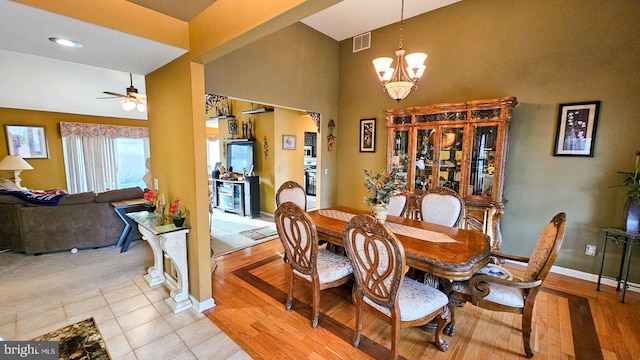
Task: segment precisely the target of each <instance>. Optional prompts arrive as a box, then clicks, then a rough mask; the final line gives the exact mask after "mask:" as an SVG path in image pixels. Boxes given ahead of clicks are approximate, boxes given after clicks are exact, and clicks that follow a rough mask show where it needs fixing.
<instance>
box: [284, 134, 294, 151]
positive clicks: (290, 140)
mask: <svg viewBox="0 0 640 360" xmlns="http://www.w3.org/2000/svg"><path fill="white" fill-rule="evenodd" d="M282 148H283V149H284V150H295V149H296V136H295V135H282Z"/></svg>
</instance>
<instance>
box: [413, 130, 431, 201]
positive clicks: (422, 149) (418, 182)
mask: <svg viewBox="0 0 640 360" xmlns="http://www.w3.org/2000/svg"><path fill="white" fill-rule="evenodd" d="M435 134H436V129H418V131H416V141H415V144H416V152H415V154H416V159H415V163H414V164H415V176H414V182H413V188H414V189H415V190H425V191H426V190H429V189H430V188H431V187H432V184H433V183H434V181H433V165H434V163H433V162H434V160H435V158H434V155H435V154H434V150H435Z"/></svg>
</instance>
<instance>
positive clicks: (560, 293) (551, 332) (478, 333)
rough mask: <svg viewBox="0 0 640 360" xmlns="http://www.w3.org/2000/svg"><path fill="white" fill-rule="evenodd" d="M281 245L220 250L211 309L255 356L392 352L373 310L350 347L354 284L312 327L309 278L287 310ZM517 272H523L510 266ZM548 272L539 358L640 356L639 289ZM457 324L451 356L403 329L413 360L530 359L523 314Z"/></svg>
mask: <svg viewBox="0 0 640 360" xmlns="http://www.w3.org/2000/svg"><path fill="white" fill-rule="evenodd" d="M282 251H283V250H282V246H281V244H280V242H279V241H278V240H277V239H276V240H273V241H269V242H266V243H263V244H260V245H256V246H254V247H251V248H247V249H244V250H241V251H237V252H234V253H231V254H228V255H225V256H221V257H218V258H217V259H218V268H217V269H216V271H215V272H214V274H213V275H212V280H213V295H214V298H215V301H216V304H217V305H216V307H214V308H212V309H210V310H207V311H206V312H205V315H206V316H207V317H208V318H209V319H211V320H212V321H213V322H214V323H215V324H216V325H217V326H218V327H219V328H220V329H222V330H223V331H224V332H225V333H227V335H229V337H231V339H233V340H234V341H236V343H238V344H239V345H240V347H242V349H243V350H245V351H246V352H247V353H248V354H249V355H250V356H252V357H253V358H255V359H371V358H375V359H379V358H388V356H389V354H390V352H389V350H388V349H389V347H390V332H391V331H390V327H389V326H388V325H386V324H385V323H384V322H382V320H379V319H377V318H375V317H374V316H373V315H371V313H369V312H366V313H365V314H366V315H365V321H364V327H363V339H362V341H361V344H360V349H356V348H354V347H353V346H352V345H351V341H352V337H353V330H352V329H353V326H354V308H353V305H352V304H351V301H350V296H351V289H350V288H349V286H346V285H345V286H343V287H340V288H336V289H329V290H324V291H322V292H321V295H320V311H321V314H320V321H319V325H318V328H316V329H315V330H314V329H312V328H311V326H310V320H309V319H310V312H311V310H310V306H309V304H310V301H311V291H310V288H309V287H308V286H307V285H305V284H304V283H302V282H299V283H298V284H299V286H297V287H296V290H295V298H296V300H297V301H296V302H294V306H293V309H292V310H291V311H289V312H287V311H286V310H285V308H284V302H285V297H286V289H287V287H286V286H287V282H286V279H285V272H284V264H283V261H282ZM509 268H510V269H511V270H512V272H514V274H515V275H516V276H518V275H519V274H520V273H521V271H522V269H521V268H519V267H517V266H514V265H510V266H509ZM601 289H602V291H600V292H597V291H596V290H595V284H594V283H592V282H588V281H583V280H577V279H574V278H570V277H566V276H562V275H557V274H550V275H549V276H548V277H547V280H546V281H545V283H544V284H543V290H542V291H541V292H540V294H539V295H538V298H537V299H536V309H535V314H534V323H533V334H532V348H533V350H534V353H535V356H534V359H634V360H637V359H640V294H639V293H637V292H629V291H628V292H627V296H626V303H625V304H621V303H619V301H618V293H617V292H616V291H615V288H613V287H609V286H603V287H601ZM456 316H457V330H456V333H455V335H454V336H452V337H447V336H445V339H446V340H447V342H448V343H449V350H448V351H447V352H445V353H443V352H441V351H439V350H438V349H437V348H436V347H435V345H433V334H430V333H427V332H425V331H423V330H422V329H420V328H411V329H403V330H402V332H401V339H400V354H401V356H402V357H404V358H405V359H426V358H429V359H520V358H525V357H524V351H523V346H522V337H521V331H520V329H521V316H520V315H514V314H507V313H498V312H491V311H487V310H483V309H478V308H475V307H473V306H472V305H470V304H466V305H465V306H464V307H463V308H458V309H457V311H456Z"/></svg>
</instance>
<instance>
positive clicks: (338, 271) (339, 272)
mask: <svg viewBox="0 0 640 360" xmlns="http://www.w3.org/2000/svg"><path fill="white" fill-rule="evenodd" d="M316 271H317V272H318V281H319V282H320V284H327V283H331V282H334V281H336V280H340V279H342V278H344V277H348V276H349V275H351V274H352V273H353V270H352V269H351V262H349V259H348V258H347V257H346V256H343V255H338V254H336V253H334V252H332V251H329V250H326V249H318V260H317V267H316ZM293 272H294V273H295V274H296V275H298V276H300V277H302V278H304V279H306V280H307V281H311V276H310V275H308V274H303V273H301V272H299V271H297V270H295V269H294V270H293Z"/></svg>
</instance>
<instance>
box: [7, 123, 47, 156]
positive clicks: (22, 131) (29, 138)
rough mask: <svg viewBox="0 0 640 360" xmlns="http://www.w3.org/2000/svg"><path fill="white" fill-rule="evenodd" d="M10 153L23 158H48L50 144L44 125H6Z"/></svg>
mask: <svg viewBox="0 0 640 360" xmlns="http://www.w3.org/2000/svg"><path fill="white" fill-rule="evenodd" d="M4 132H5V135H6V137H7V147H8V149H9V155H18V156H20V157H22V158H23V159H48V158H49V144H48V142H47V131H46V128H45V127H44V126H25V125H5V126H4Z"/></svg>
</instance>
